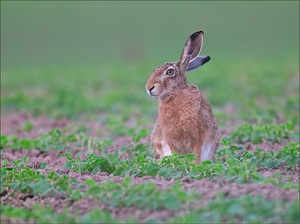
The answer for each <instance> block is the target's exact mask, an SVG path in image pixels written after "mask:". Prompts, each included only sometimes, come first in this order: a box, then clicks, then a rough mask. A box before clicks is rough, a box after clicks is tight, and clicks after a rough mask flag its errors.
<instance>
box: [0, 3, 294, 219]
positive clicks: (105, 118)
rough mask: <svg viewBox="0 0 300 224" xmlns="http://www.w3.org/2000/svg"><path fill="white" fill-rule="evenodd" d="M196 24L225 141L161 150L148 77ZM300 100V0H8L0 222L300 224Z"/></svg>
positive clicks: (4, 8)
mask: <svg viewBox="0 0 300 224" xmlns="http://www.w3.org/2000/svg"><path fill="white" fill-rule="evenodd" d="M198 30H204V32H205V40H204V47H203V50H202V53H201V54H202V55H209V56H211V58H212V59H211V61H210V62H209V63H207V64H206V65H205V66H203V67H202V68H201V69H199V70H197V71H195V72H192V73H188V74H187V76H188V79H189V82H190V83H192V84H195V85H197V86H198V87H199V89H200V90H201V92H202V93H203V95H204V96H205V97H206V98H207V100H208V101H209V102H210V104H211V106H212V109H213V111H214V114H215V116H216V118H217V120H218V124H219V127H220V129H221V133H222V139H223V140H222V142H221V144H220V147H219V150H218V152H217V154H216V161H215V162H214V163H212V162H210V161H206V162H204V163H203V164H201V165H195V164H194V163H192V161H193V159H194V155H187V156H178V155H176V154H175V155H172V156H170V157H165V158H164V159H163V160H162V161H157V160H155V159H153V148H152V146H150V145H149V136H150V133H151V131H152V128H153V125H154V121H155V118H156V116H157V101H156V100H154V99H152V98H150V97H148V96H147V94H146V92H145V84H146V82H147V80H148V78H149V76H150V75H151V72H152V70H153V69H154V68H155V67H156V66H158V65H161V64H163V63H164V62H167V61H175V60H178V59H179V57H180V53H181V51H182V48H183V46H184V43H185V41H186V39H187V38H188V36H189V35H190V34H192V33H193V32H195V31H198ZM299 109H300V108H299V2H296V1H287V2H283V1H282V2H277V1H275V2H268V1H264V2H257V1H253V2H218V1H216V2H214V1H213V2H206V1H204V2H201V1H200V2H194V1H190V2H97V1H96V2H94V1H92V2H51V1H50V2H18V1H11V2H10V1H1V145H0V148H1V189H0V190H1V214H2V215H1V222H2V223H11V222H18V221H19V222H21V221H22V222H31V221H33V222H35V223H42V222H46V223H48V222H49V223H62V222H64V223H66V222H68V223H99V222H103V223H120V222H125V223H126V222H127V223H140V222H143V223H176V222H177V223H187V222H193V223H207V222H218V223H219V222H221V223H233V222H235V223H236V222H244V223H249V222H251V223H252V222H253V223H269V222H272V223H298V221H299V192H298V191H297V189H298V188H299V165H300V162H299V153H300V151H299ZM49 158H51V159H49ZM211 189H214V190H212V191H211ZM229 189H232V190H229ZM234 189H236V190H234ZM235 192H236V193H235ZM266 192H269V193H266ZM55 200H57V201H60V205H59V206H58V205H56V204H55ZM89 200H91V201H89ZM87 202H89V204H90V205H89V206H88V208H87V209H85V208H84V207H83V206H82V207H80V204H82V205H83V204H85V203H87ZM143 210H145V212H144V213H143V212H142V211H143ZM54 214H55V215H54ZM125 214H126V215H125ZM50 218H51V219H50ZM49 220H51V221H49Z"/></svg>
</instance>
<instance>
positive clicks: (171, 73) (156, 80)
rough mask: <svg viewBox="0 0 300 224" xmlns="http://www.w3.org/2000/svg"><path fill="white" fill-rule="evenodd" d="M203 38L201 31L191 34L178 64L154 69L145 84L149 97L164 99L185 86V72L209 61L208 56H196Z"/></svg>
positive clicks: (171, 63) (167, 64) (170, 63)
mask: <svg viewBox="0 0 300 224" xmlns="http://www.w3.org/2000/svg"><path fill="white" fill-rule="evenodd" d="M203 37H204V33H203V31H198V32H196V33H193V34H192V35H191V36H190V37H189V39H188V40H187V42H186V44H185V46H184V49H183V51H182V53H181V57H180V60H179V62H167V63H165V64H164V65H161V66H158V67H156V68H155V69H154V71H153V72H152V75H151V76H150V78H149V80H148V82H147V84H146V91H147V93H148V94H149V95H150V96H153V97H156V98H164V97H165V96H168V95H171V94H172V93H174V92H175V91H176V90H177V89H181V88H184V87H186V86H187V78H186V76H185V72H186V71H187V72H189V71H193V70H196V69H198V68H199V67H200V66H201V65H203V64H205V63H206V62H208V61H209V60H210V57H209V56H198V54H199V52H200V51H201V48H202V45H203Z"/></svg>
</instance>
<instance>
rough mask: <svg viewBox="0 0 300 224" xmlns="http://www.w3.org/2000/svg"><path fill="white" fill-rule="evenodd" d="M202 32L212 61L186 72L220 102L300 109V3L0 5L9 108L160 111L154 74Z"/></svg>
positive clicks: (5, 99)
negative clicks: (149, 86) (152, 90)
mask: <svg viewBox="0 0 300 224" xmlns="http://www.w3.org/2000/svg"><path fill="white" fill-rule="evenodd" d="M198 30H204V32H205V41H204V47H203V50H202V55H210V56H211V58H212V60H211V61H210V62H209V63H208V64H207V65H205V66H204V67H203V68H201V69H200V70H199V71H196V72H193V73H191V74H189V75H188V76H189V80H190V82H191V83H194V84H196V85H198V86H199V87H200V89H201V90H202V91H203V93H204V95H205V96H206V97H207V98H208V100H209V101H210V102H211V104H212V105H213V106H223V105H226V104H233V105H236V106H239V107H241V106H242V105H244V104H245V103H246V104H247V105H248V106H249V105H253V102H254V104H257V102H256V101H257V100H259V102H260V103H262V104H266V105H269V106H274V105H275V106H276V105H277V104H279V103H278V101H279V99H281V98H283V100H281V101H282V103H280V104H281V105H282V106H283V107H285V106H286V105H287V104H288V102H290V101H291V102H293V106H292V109H293V110H294V109H295V107H296V108H299V104H298V106H297V104H296V103H295V102H296V101H297V100H299V97H298V94H297V93H298V91H299V84H298V83H297V81H298V80H299V78H298V77H299V2H298V1H274V2H273V1H265V2H259V1H249V2H246V1H245V2H243V1H239V2H221V1H212V2H206V1H199V2H197V1H191V2H187V1H186V2H183V1H182V2H179V1H174V2H154V1H153V2H151V1H147V2H135V1H130V2H121V1H120V2H115V1H113V2H109V1H107V2H104V1H103V2H102V1H99V2H98V1H90V2H85V1H73V2H72V1H70V2H69V1H64V2H58V1H47V2H43V1H38V2H30V1H26V2H21V1H1V81H2V82H1V93H2V94H1V95H2V96H1V106H2V107H3V110H6V109H18V110H27V111H31V112H34V113H45V112H48V113H50V114H52V115H53V114H59V115H70V114H75V113H76V112H81V111H93V110H99V109H102V110H106V111H115V112H117V111H120V110H125V111H127V112H128V111H131V110H135V111H137V112H140V111H141V107H143V108H144V107H149V106H148V104H150V108H152V107H154V108H155V107H156V102H155V101H150V103H149V99H148V98H146V97H145V90H144V85H145V83H146V81H147V79H148V77H149V75H150V74H151V71H152V70H153V68H154V67H155V66H157V65H160V64H162V63H164V62H166V61H175V60H178V59H179V56H180V53H181V51H182V48H183V45H184V43H185V41H186V40H187V38H188V36H189V35H190V34H191V33H193V32H195V31H198ZM281 101H280V102H281ZM144 102H145V103H144ZM276 102H277V103H276ZM135 105H139V106H137V107H135ZM152 105H154V106H152ZM295 105H296V106H295ZM53 108H59V111H60V112H57V111H56V112H55V113H54V111H53V110H54V109H53ZM133 108H135V109H133ZM214 108H216V109H218V107H214Z"/></svg>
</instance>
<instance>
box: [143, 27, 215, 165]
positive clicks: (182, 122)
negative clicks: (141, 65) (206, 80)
mask: <svg viewBox="0 0 300 224" xmlns="http://www.w3.org/2000/svg"><path fill="white" fill-rule="evenodd" d="M203 38H204V33H203V31H198V32H195V33H193V34H192V35H191V36H190V37H189V39H188V40H187V42H186V44H185V46H184V49H183V51H182V54H181V57H180V60H179V62H167V63H165V64H164V65H161V66H158V67H156V68H155V69H154V71H153V72H152V75H151V76H150V78H149V80H148V82H147V84H146V91H147V93H148V94H149V95H150V96H152V97H155V98H158V118H157V120H156V124H155V127H154V129H153V131H152V134H151V144H152V145H153V147H154V151H155V158H157V159H162V158H163V157H164V156H167V155H171V154H172V152H176V153H178V154H179V155H185V154H187V153H194V154H196V156H197V163H200V162H201V161H204V160H212V161H213V159H214V154H215V151H216V149H217V147H218V145H219V142H220V133H219V130H218V125H217V121H216V118H215V117H214V115H213V113H212V109H211V107H210V105H209V104H208V102H207V100H206V99H205V98H204V97H203V95H202V94H201V92H200V91H199V89H198V88H197V86H195V85H189V84H188V82H187V77H186V75H185V72H186V71H187V72H189V71H193V70H196V69H198V68H199V67H200V66H201V65H203V64H205V63H206V62H208V61H209V60H210V57H209V56H198V54H199V52H200V51H201V48H202V45H203Z"/></svg>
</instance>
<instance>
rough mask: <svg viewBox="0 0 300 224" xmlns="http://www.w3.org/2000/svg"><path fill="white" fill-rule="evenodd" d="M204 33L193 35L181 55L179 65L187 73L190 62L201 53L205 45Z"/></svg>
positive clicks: (199, 32)
mask: <svg viewBox="0 0 300 224" xmlns="http://www.w3.org/2000/svg"><path fill="white" fill-rule="evenodd" d="M203 38H204V32H203V31H198V32H196V33H193V34H192V35H191V36H190V37H189V39H188V40H187V42H186V44H185V46H184V48H183V51H182V53H181V57H180V61H179V65H180V67H181V68H182V69H183V70H184V71H185V70H186V68H187V66H188V64H189V62H190V61H192V60H193V59H194V58H195V57H196V56H197V55H198V54H199V52H200V51H201V48H202V44H203Z"/></svg>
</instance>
